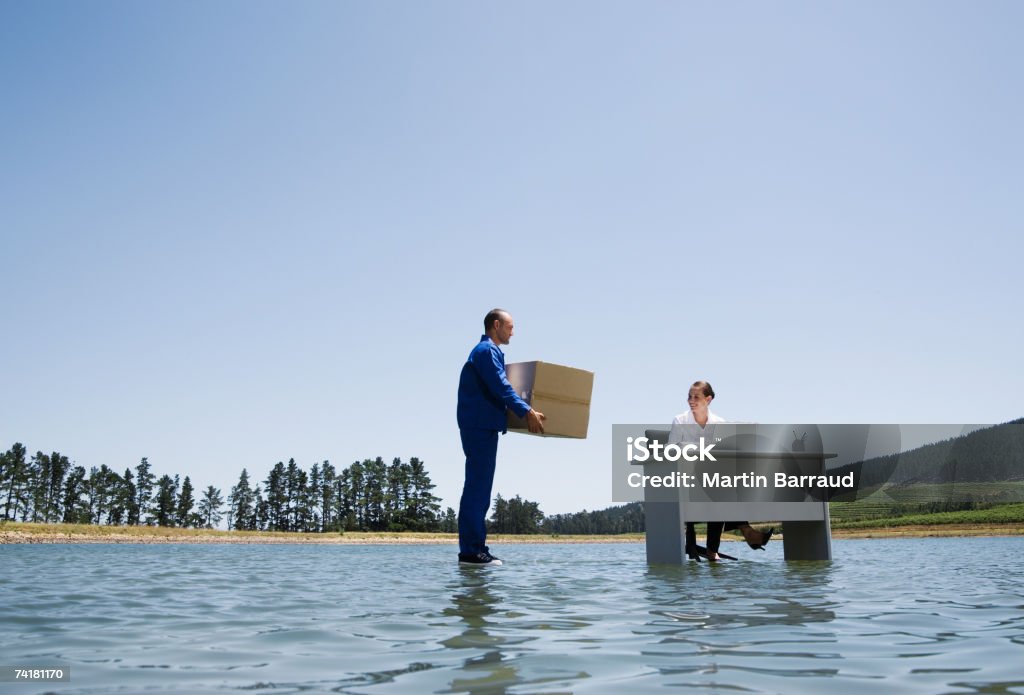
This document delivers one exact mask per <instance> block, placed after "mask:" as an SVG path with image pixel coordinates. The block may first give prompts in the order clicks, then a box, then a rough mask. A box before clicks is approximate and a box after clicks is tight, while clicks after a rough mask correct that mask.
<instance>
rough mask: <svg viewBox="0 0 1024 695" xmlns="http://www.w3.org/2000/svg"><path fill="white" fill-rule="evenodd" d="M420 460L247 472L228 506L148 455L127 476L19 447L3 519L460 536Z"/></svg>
mask: <svg viewBox="0 0 1024 695" xmlns="http://www.w3.org/2000/svg"><path fill="white" fill-rule="evenodd" d="M433 488H434V484H433V483H432V482H431V481H430V476H429V474H428V473H427V471H426V468H425V467H424V465H423V462H422V461H420V460H419V459H418V458H415V457H413V458H411V459H410V460H409V461H408V462H404V461H402V460H400V459H397V458H396V459H394V460H393V461H392V462H391V464H385V463H384V461H383V459H382V458H380V457H378V458H376V459H367V460H365V461H361V462H359V461H357V462H355V463H353V464H352V465H350V466H348V467H347V468H344V469H343V470H341V471H338V470H337V469H336V468H335V467H334V466H333V465H331V463H330V462H329V461H324V462H323V463H314V464H313V466H312V467H311V468H310V469H309V471H308V472H307V471H305V470H303V469H302V468H301V467H299V465H298V464H296V463H295V459H290V460H289V461H288V463H287V464H285V463H283V462H278V463H277V465H275V466H274V467H273V468H272V469H271V471H270V473H269V475H268V476H267V477H266V479H265V480H264V481H262V483H259V482H254V481H252V480H251V478H250V476H249V473H248V470H247V469H244V468H243V469H242V473H241V475H240V476H239V480H238V483H237V484H236V485H235V486H233V487H232V488H231V491H230V493H229V494H228V496H227V499H226V500H225V498H224V496H223V494H222V492H221V490H220V489H219V488H217V487H214V486H213V485H210V486H208V487H207V488H206V489H205V490H203V491H202V492H201V493H198V494H197V491H196V488H195V486H194V485H193V483H192V480H191V478H190V477H189V476H185V478H184V480H182V479H181V478H180V476H178V475H174V476H173V477H172V476H170V475H168V474H164V475H162V476H160V477H159V478H158V477H157V476H156V474H155V473H154V472H153V470H152V466H151V465H150V463H149V461H148V460H147V459H146V458H143V459H142V460H141V462H140V463H139V464H138V465H137V466H135V467H134V468H131V467H128V468H126V469H125V470H124V472H123V473H118V472H117V471H115V470H113V469H111V468H109V467H108V466H107V465H106V464H104V465H101V466H99V467H96V466H93V467H91V468H90V469H89V470H88V471H86V469H85V467H84V466H79V465H73V464H72V463H71V462H70V461H69V459H68V457H67V456H65V455H63V454H61V453H59V452H56V451H55V452H52V453H50V454H44V453H43V452H42V451H38V452H36V453H35V454H34V455H33V456H31V457H29V455H28V452H27V450H26V448H25V446H24V445H23V444H21V443H15V444H14V445H13V446H12V447H11V448H10V449H8V450H7V451H6V452H3V453H2V454H0V508H2V509H3V517H2V518H3V520H5V521H32V522H43V523H56V522H63V523H71V524H105V525H112V526H172V527H193V528H200V527H204V528H215V527H217V526H218V525H219V524H220V523H221V521H223V520H224V518H225V516H226V517H227V526H228V528H229V529H234V530H253V531H304V532H327V531H383V530H388V531H455V530H457V523H456V516H455V511H454V510H453V509H451V508H450V507H449V508H448V509H447V510H445V512H443V513H442V512H441V509H440V505H439V502H440V498H438V497H436V496H435V495H434V494H433V493H432V492H431V490H432V489H433Z"/></svg>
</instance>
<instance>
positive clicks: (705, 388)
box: [690, 381, 715, 398]
mask: <svg viewBox="0 0 1024 695" xmlns="http://www.w3.org/2000/svg"><path fill="white" fill-rule="evenodd" d="M690 388H691V389H692V388H699V389H700V390H701V393H703V394H704V395H705V396H711V397H712V398H714V397H715V390H714V389H713V388H711V384H709V383H708V382H706V381H695V382H693V386H691V387H690Z"/></svg>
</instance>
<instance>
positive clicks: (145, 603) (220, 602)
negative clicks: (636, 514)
mask: <svg viewBox="0 0 1024 695" xmlns="http://www.w3.org/2000/svg"><path fill="white" fill-rule="evenodd" d="M1022 550H1024V540H1022V539H1017V538H997V539H917V540H887V541H877V540H876V541H870V540H869V541H836V543H835V560H834V561H832V562H788V563H787V562H785V561H784V560H783V559H782V549H781V545H779V546H777V547H773V546H769V548H768V552H765V553H751V552H746V551H745V549H741V550H738V551H737V552H736V554H737V555H739V556H740V558H741V559H740V560H739V561H737V562H729V563H718V564H713V565H709V564H708V563H700V564H697V563H689V564H686V565H681V566H667V567H666V566H658V567H651V566H648V565H647V564H646V563H645V561H644V549H643V546H642V545H639V544H636V545H575V546H574V545H533V546H529V545H522V546H518V545H517V546H511V547H509V548H507V551H506V553H504V554H503V556H504V557H505V558H506V559H507V560H508V562H507V564H506V565H505V566H502V567H464V566H462V567H460V566H458V565H457V564H455V562H454V553H453V552H451V548H450V547H448V546H415V547H414V546H402V547H394V546H379V547H374V546H362V547H352V546H340V547H301V546H285V547H253V546H229V547H219V548H218V547H210V546H5V547H4V548H3V549H2V550H0V560H2V563H0V625H2V627H3V630H2V631H0V654H2V655H3V657H2V660H3V661H5V662H12V663H19V664H21V663H25V662H29V663H40V662H42V663H54V662H61V663H67V664H70V665H71V670H72V674H73V677H72V680H71V682H70V683H54V684H50V686H48V687H47V688H46V689H47V690H50V691H53V692H60V693H87V692H109V691H112V690H124V691H129V692H136V691H141V690H149V689H172V690H183V691H189V692H214V691H216V692H224V691H225V690H231V689H238V690H263V689H268V690H269V689H273V690H274V692H275V693H277V692H285V693H288V692H334V693H387V692H394V693H409V692H424V693H536V692H545V693H551V692H588V693H589V692H596V693H602V692H606V693H621V692H623V691H627V690H628V691H629V692H643V691H663V690H664V689H665V688H666V687H668V688H676V687H688V688H697V689H706V690H713V691H727V690H738V691H746V692H768V693H776V692H821V691H825V690H829V691H831V690H851V691H852V690H862V689H865V688H870V689H871V690H872V692H893V693H897V692H900V693H902V692H907V691H917V692H925V693H932V692H953V691H955V692H962V691H970V692H1017V693H1024V671H1022V670H1021V668H1020V666H1019V665H1020V664H1021V663H1024V598H1022V592H1021V589H1020V584H1021V579H1022V578H1024V571H1022V570H1024V562H1022V560H1021V558H1022V557H1024V555H1022V552H1021V551H1022ZM983 560H984V561H983ZM13 687H14V686H13V685H11V684H3V683H0V691H3V692H6V691H8V690H10V689H11V688H13ZM17 687H18V690H17V692H19V693H21V692H41V691H43V690H44V689H42V688H40V689H36V690H33V689H32V688H31V687H29V688H26V687H24V686H21V685H19V686H17Z"/></svg>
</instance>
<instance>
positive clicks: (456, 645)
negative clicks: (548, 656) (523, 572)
mask: <svg viewBox="0 0 1024 695" xmlns="http://www.w3.org/2000/svg"><path fill="white" fill-rule="evenodd" d="M491 569H496V568H486V567H464V566H461V565H460V566H458V567H457V571H456V573H455V579H454V581H453V582H452V585H451V590H452V592H453V594H452V606H451V607H450V608H446V609H445V610H444V614H445V615H447V616H455V617H457V618H458V619H459V620H461V621H462V623H463V627H464V629H463V630H462V631H461V632H459V633H458V634H457V635H454V636H452V637H449V638H447V639H444V640H441V644H443V645H444V646H445V647H448V648H449V649H469V650H472V651H473V652H474V653H473V655H472V656H469V657H467V658H466V660H465V661H463V663H462V669H461V673H460V674H459V676H458V677H457V678H455V679H454V680H452V683H451V690H450V691H449V692H453V693H461V692H481V691H483V690H484V689H487V690H490V691H492V692H495V693H503V692H506V690H507V688H508V687H509V686H511V685H515V684H516V683H520V682H521V679H520V678H519V677H518V675H517V673H516V669H515V666H514V665H513V664H512V663H511V662H509V661H506V659H505V657H504V655H503V654H502V651H501V650H502V647H503V646H504V645H506V644H508V638H506V637H504V636H502V635H500V634H497V631H496V626H495V621H494V619H493V618H492V616H494V615H495V614H496V612H497V608H496V607H497V606H498V605H499V597H498V596H497V595H496V594H495V593H494V592H493V591H492V590H491V588H490V583H491V579H492V576H493V575H491V574H490V572H491ZM489 618H490V619H489ZM488 628H490V630H491V632H488ZM525 639H526V638H520V639H519V641H520V642H522V641H525ZM479 651H482V652H483V653H479Z"/></svg>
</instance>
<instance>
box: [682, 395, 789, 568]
mask: <svg viewBox="0 0 1024 695" xmlns="http://www.w3.org/2000/svg"><path fill="white" fill-rule="evenodd" d="M714 397H715V390H714V389H713V388H711V384H709V383H708V382H706V381H695V382H693V386H691V387H690V394H689V396H688V397H687V399H686V400H687V403H688V404H689V406H690V409H689V410H688V411H686V412H685V413H680V414H679V415H676V417H675V419H674V420H673V421H672V430H671V432H669V435H668V443H669V444H681V443H683V442H688V443H689V442H693V443H696V442H698V441H699V440H700V438H701V437H704V440H705V441H713V440H714V438H715V425H716V424H718V423H720V422H726V420H725V418H723V417H720V416H718V415H715V414H714V413H712V412H711V411H710V410H709V409H708V405H709V404H710V403H711V401H712V399H714ZM735 529H739V531H740V533H742V534H743V538H744V540H746V541H747V545H749V546H750V547H751V548H753V549H754V550H757V549H759V548H760V549H761V550H764V545H765V544H766V543H767V542H768V539H770V538H771V537H772V532H773V531H774V529H771V530H769V531H768V532H763V531H758V530H756V529H755V528H753V527H752V526H751V525H750V524H748V523H747V522H746V521H726V522H723V521H709V522H708V538H707V558H708V560H719V559H721V558H720V557H719V556H718V546H719V544H720V543H721V541H722V531H723V530H724V531H732V530H735ZM699 548H700V546H698V545H697V532H696V529H695V528H694V522H692V521H688V522H686V555H687V557H690V558H692V559H694V560H698V561H699V560H700V556H701V555H702V554H703V553H701V552H700V550H699Z"/></svg>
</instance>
